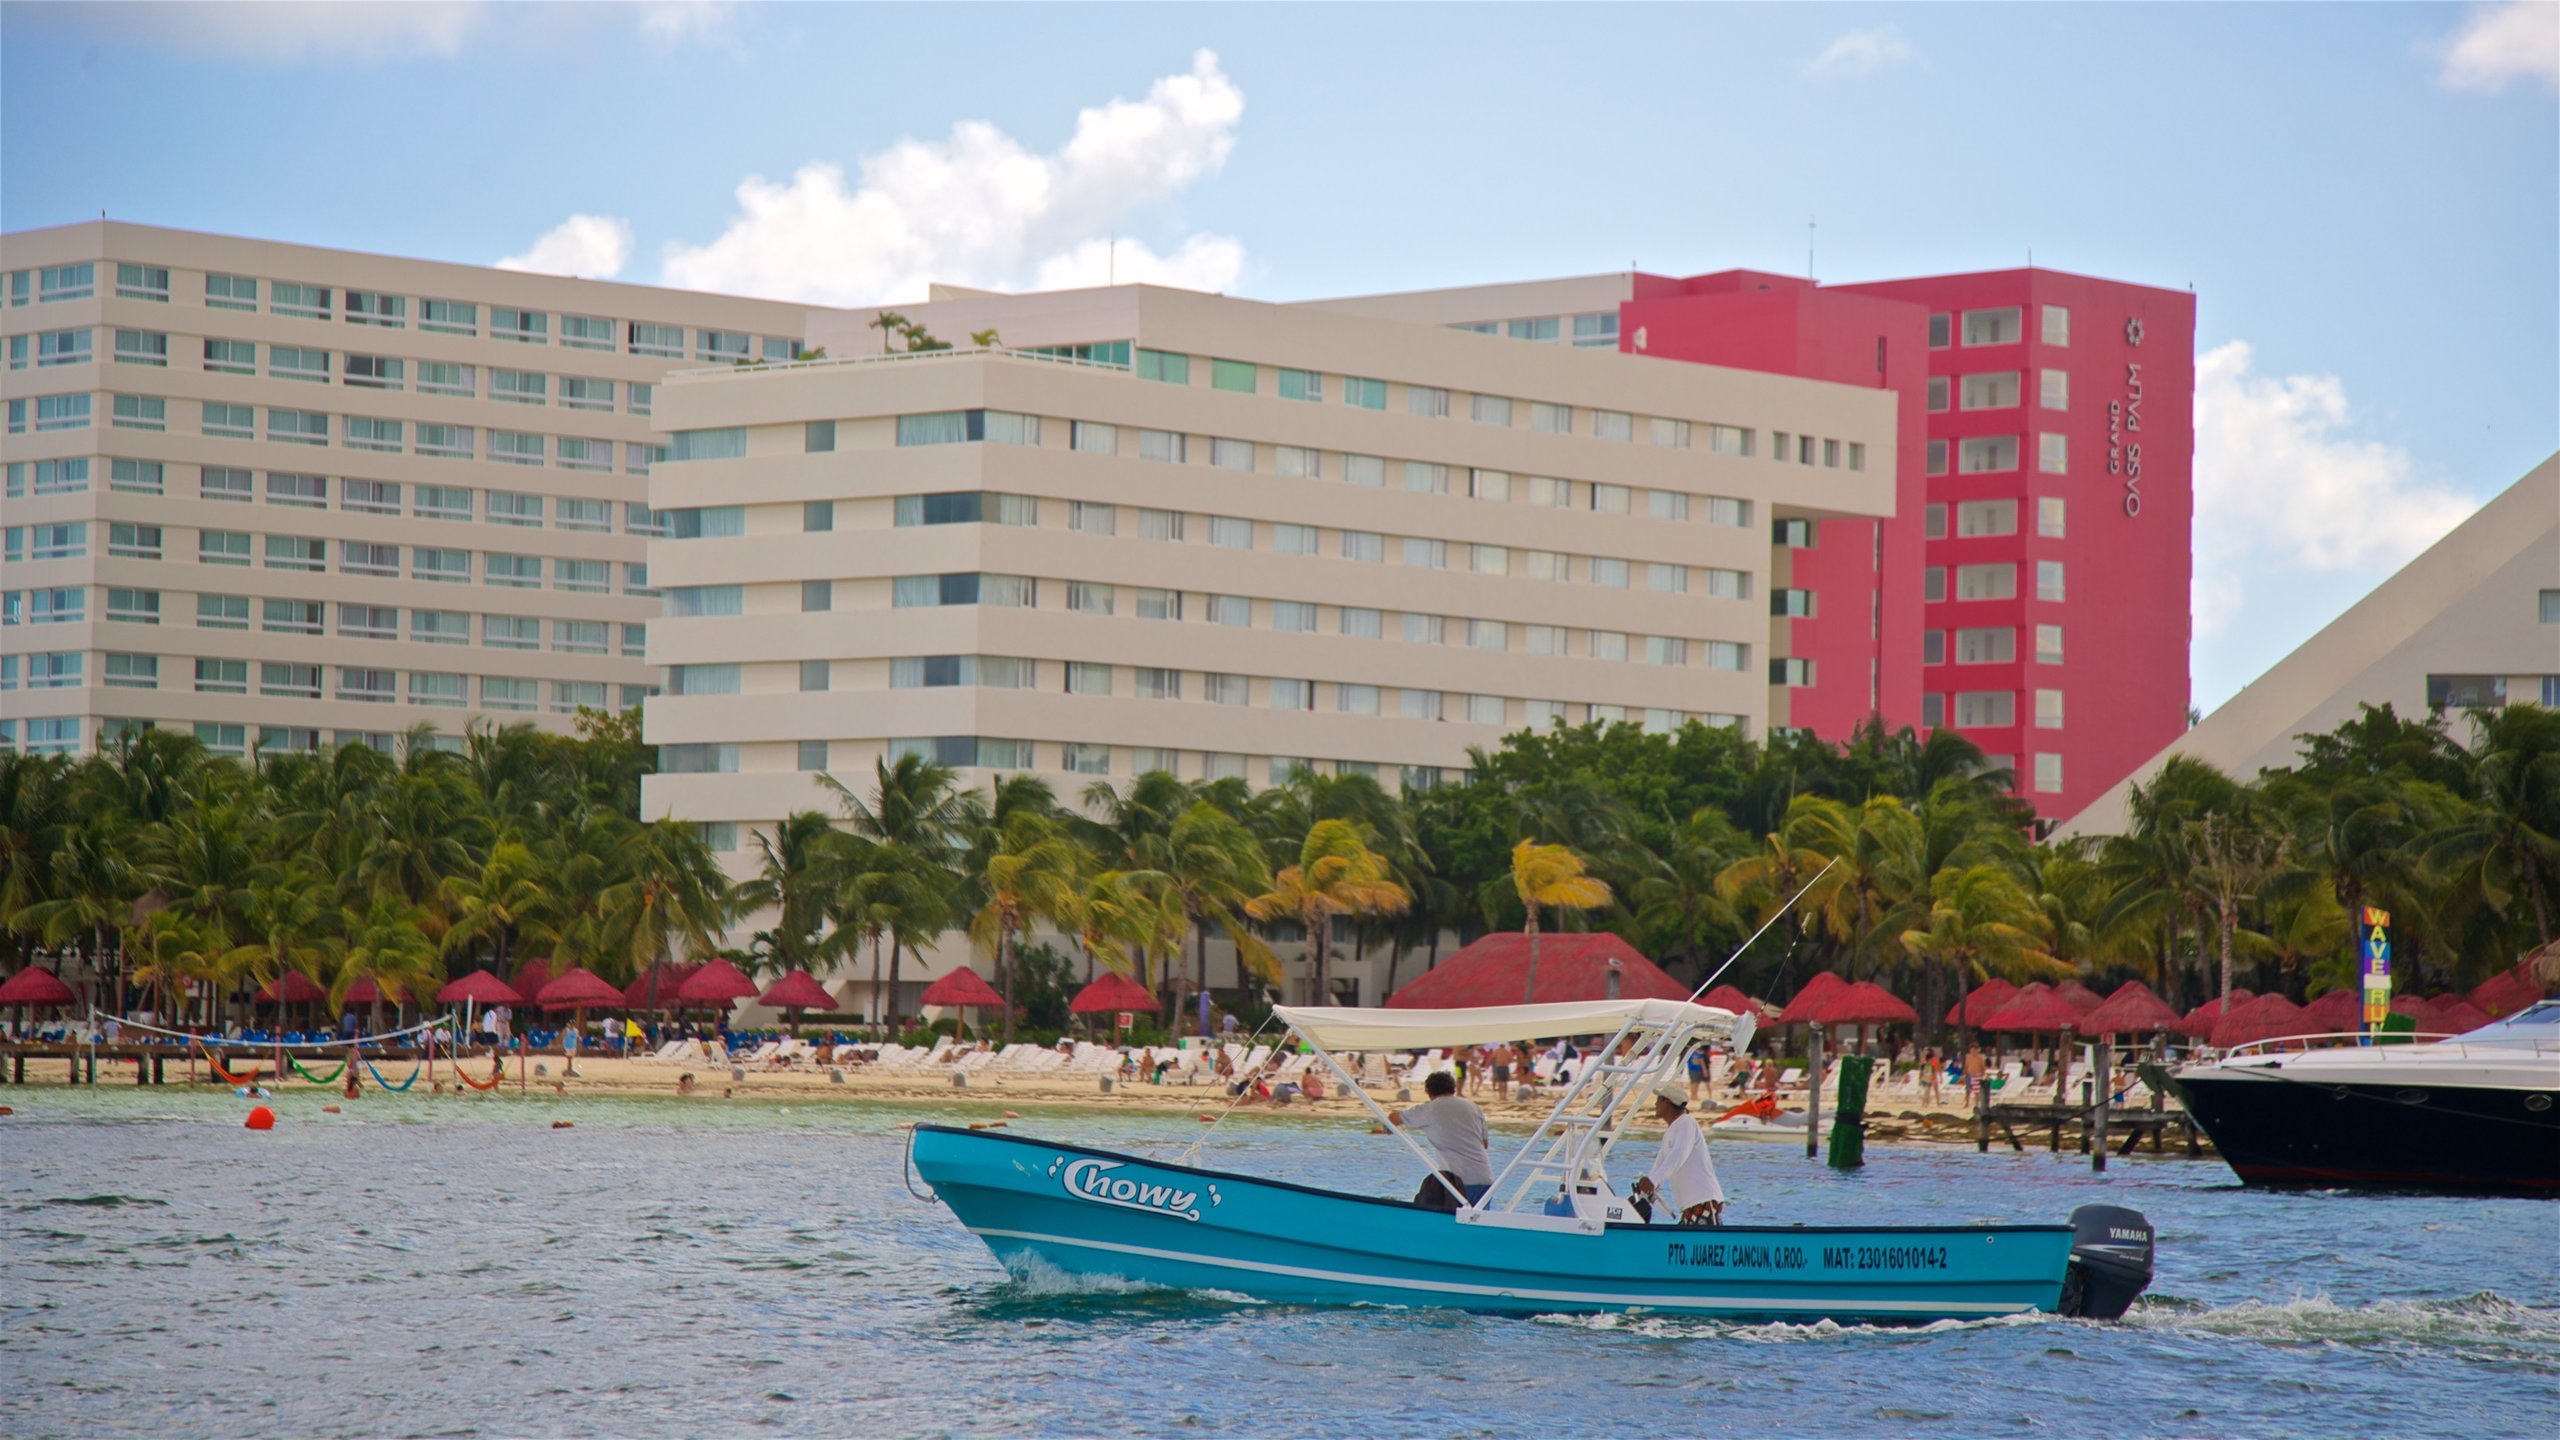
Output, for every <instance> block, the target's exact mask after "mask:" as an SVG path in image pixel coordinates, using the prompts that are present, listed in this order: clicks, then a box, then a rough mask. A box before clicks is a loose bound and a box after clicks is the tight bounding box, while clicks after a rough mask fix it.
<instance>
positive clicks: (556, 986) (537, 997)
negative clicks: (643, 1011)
mask: <svg viewBox="0 0 2560 1440" xmlns="http://www.w3.org/2000/svg"><path fill="white" fill-rule="evenodd" d="M533 1003H534V1004H536V1005H539V1006H541V1007H542V1008H543V1009H545V1010H584V1009H586V1008H587V1007H588V1006H590V1005H619V1004H621V1003H622V992H621V991H620V990H618V989H616V988H614V987H613V986H611V985H608V984H606V983H605V981H604V979H603V977H602V976H599V975H598V974H596V972H594V971H593V970H590V969H588V968H587V967H586V966H584V965H572V966H570V967H569V969H568V971H567V972H566V973H564V974H563V975H561V977H560V978H559V979H557V980H554V981H552V982H551V983H550V984H548V985H545V986H543V987H542V989H541V990H539V991H537V992H536V993H535V994H534V997H533Z"/></svg>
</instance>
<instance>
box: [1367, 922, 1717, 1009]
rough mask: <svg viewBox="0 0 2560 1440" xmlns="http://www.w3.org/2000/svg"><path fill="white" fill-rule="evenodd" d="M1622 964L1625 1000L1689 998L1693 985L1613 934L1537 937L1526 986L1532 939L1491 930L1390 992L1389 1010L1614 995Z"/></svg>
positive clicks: (1552, 1001) (1620, 986) (1621, 993)
mask: <svg viewBox="0 0 2560 1440" xmlns="http://www.w3.org/2000/svg"><path fill="white" fill-rule="evenodd" d="M1612 960H1615V961H1617V962H1618V998H1619V999H1621V1000H1686V999H1688V998H1689V987H1688V986H1686V985H1683V984H1681V983H1680V982H1679V981H1677V980H1674V979H1672V978H1671V977H1670V976H1669V975H1666V974H1664V973H1663V970H1662V967H1661V966H1659V965H1656V964H1654V963H1653V962H1652V961H1650V960H1647V959H1646V958H1644V956H1643V955H1641V954H1639V953H1638V952H1637V951H1636V948H1635V947H1634V946H1632V945H1629V944H1628V943H1627V942H1626V941H1624V940H1621V939H1619V938H1618V937H1617V936H1615V935H1610V934H1605V933H1603V934H1597V935H1577V934H1563V935H1546V934H1541V935H1540V936H1539V937H1538V976H1537V990H1536V992H1535V993H1534V994H1531V993H1529V992H1528V990H1527V988H1526V987H1527V985H1528V983H1529V937H1528V936H1527V935H1525V934H1522V933H1520V932H1518V931H1504V932H1503V933H1501V934H1496V935H1486V936H1482V937H1480V938H1479V939H1477V940H1476V942H1475V943H1474V944H1472V945H1469V946H1467V947H1466V948H1465V949H1462V950H1460V951H1459V952H1458V953H1456V954H1454V955H1452V956H1450V957H1449V958H1448V959H1446V960H1443V961H1441V962H1440V963H1439V965H1438V966H1436V967H1434V968H1433V969H1431V970H1428V971H1425V972H1424V973H1422V974H1420V975H1417V976H1415V977H1414V978H1413V979H1412V980H1411V981H1409V982H1407V983H1406V984H1405V985H1403V986H1402V987H1400V988H1398V989H1397V991H1396V993H1394V994H1393V995H1390V996H1388V997H1387V1008H1389V1009H1391V1010H1466V1009H1472V1008H1474V1007H1476V1006H1478V1005H1518V1004H1521V1003H1523V998H1522V997H1523V996H1524V995H1525V996H1526V997H1527V999H1528V1000H1529V1001H1534V1002H1536V1003H1538V1004H1542V1005H1545V1004H1556V1003H1561V1002H1565V1001H1573V1000H1606V999H1608V998H1609V962H1610V961H1612Z"/></svg>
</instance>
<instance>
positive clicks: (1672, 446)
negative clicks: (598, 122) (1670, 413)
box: [1645, 419, 1689, 450]
mask: <svg viewBox="0 0 2560 1440" xmlns="http://www.w3.org/2000/svg"><path fill="white" fill-rule="evenodd" d="M1645 427H1646V430H1647V432H1648V435H1649V436H1650V438H1651V439H1652V441H1653V443H1654V444H1656V445H1658V446H1660V447H1662V448H1663V449H1665V450H1686V449H1688V448H1689V422H1688V421H1686V420H1662V419H1654V420H1648V421H1646V422H1645Z"/></svg>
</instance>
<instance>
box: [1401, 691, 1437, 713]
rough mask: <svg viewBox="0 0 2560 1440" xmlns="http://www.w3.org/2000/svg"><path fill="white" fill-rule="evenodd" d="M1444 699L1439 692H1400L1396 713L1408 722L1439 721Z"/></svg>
mask: <svg viewBox="0 0 2560 1440" xmlns="http://www.w3.org/2000/svg"><path fill="white" fill-rule="evenodd" d="M1442 703H1443V697H1442V696H1441V694H1440V692H1439V691H1437V690H1399V691H1397V692H1396V713H1397V714H1399V715H1402V716H1403V717H1404V718H1406V719H1407V720H1437V719H1439V718H1440V716H1441V714H1442V713H1443V712H1442Z"/></svg>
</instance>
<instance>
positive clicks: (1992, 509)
mask: <svg viewBox="0 0 2560 1440" xmlns="http://www.w3.org/2000/svg"><path fill="white" fill-rule="evenodd" d="M2017 533H2018V502H2017V501H2015V500H1967V501H1965V502H1964V503H1962V504H1960V505H1958V506H1956V534H1957V535H1958V536H1962V537H1972V536H1977V535H2015V534H2017Z"/></svg>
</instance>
